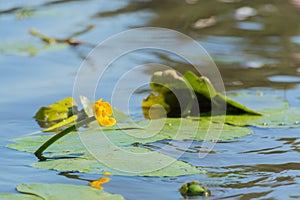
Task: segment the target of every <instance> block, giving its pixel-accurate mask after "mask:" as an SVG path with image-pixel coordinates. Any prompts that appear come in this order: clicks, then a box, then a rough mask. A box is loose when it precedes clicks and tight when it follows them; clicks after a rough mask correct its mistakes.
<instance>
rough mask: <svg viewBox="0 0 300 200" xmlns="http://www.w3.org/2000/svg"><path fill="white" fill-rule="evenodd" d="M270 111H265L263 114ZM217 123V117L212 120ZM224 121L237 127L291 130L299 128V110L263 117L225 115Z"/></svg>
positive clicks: (274, 113)
mask: <svg viewBox="0 0 300 200" xmlns="http://www.w3.org/2000/svg"><path fill="white" fill-rule="evenodd" d="M268 111H269V112H270V111H271V110H265V111H264V112H268ZM213 121H218V117H215V118H213ZM225 121H226V123H228V124H233V125H237V126H256V127H260V128H293V127H300V108H293V107H291V108H289V109H288V110H281V111H277V112H276V111H275V112H270V113H265V114H264V115H263V116H253V115H227V116H226V117H225Z"/></svg>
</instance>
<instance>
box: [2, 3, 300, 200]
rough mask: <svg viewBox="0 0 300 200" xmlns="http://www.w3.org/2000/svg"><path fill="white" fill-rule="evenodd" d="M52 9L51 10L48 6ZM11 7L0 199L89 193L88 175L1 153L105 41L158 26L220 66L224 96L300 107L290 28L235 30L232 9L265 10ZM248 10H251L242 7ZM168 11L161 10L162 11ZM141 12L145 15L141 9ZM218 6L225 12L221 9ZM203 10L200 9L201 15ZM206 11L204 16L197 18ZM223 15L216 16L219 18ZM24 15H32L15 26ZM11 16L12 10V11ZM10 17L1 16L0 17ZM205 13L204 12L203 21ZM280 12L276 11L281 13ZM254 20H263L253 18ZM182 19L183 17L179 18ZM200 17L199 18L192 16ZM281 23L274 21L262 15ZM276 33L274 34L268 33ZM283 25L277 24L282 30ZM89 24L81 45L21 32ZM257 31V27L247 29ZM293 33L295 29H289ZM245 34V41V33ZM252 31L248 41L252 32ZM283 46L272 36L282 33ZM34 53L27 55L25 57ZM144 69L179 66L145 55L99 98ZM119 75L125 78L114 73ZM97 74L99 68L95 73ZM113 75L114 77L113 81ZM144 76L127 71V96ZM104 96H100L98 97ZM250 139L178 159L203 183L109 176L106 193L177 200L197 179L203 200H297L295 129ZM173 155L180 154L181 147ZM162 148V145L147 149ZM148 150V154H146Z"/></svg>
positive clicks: (5, 39)
mask: <svg viewBox="0 0 300 200" xmlns="http://www.w3.org/2000/svg"><path fill="white" fill-rule="evenodd" d="M51 2H52V3H51ZM58 2H59V3H56V4H54V3H53V1H38V2H35V1H32V2H26V1H24V2H23V1H8V2H1V6H0V24H1V29H0V38H1V44H0V72H1V73H0V77H1V78H0V88H1V89H0V91H1V98H0V113H1V116H0V135H1V137H0V150H1V158H0V192H1V193H13V192H15V190H14V188H15V186H16V185H18V184H21V183H27V184H29V183H73V184H82V185H86V184H87V180H91V179H97V178H98V177H97V176H95V175H88V174H80V173H71V174H68V173H61V174H60V173H58V172H55V171H47V170H42V169H35V168H32V167H31V165H32V164H33V163H35V162H36V161H37V159H36V158H35V157H34V155H32V154H30V153H24V152H19V151H15V150H11V149H8V148H6V145H7V144H9V143H10V142H11V140H12V139H14V138H17V137H22V136H25V135H27V134H29V133H31V132H35V131H37V130H40V127H39V126H38V125H37V123H36V122H35V121H34V119H33V118H32V116H33V115H34V113H35V112H36V111H37V110H38V109H39V108H40V107H41V106H45V105H49V104H51V103H53V102H56V101H58V100H60V99H63V98H65V97H67V96H72V93H73V85H74V82H75V78H76V73H77V71H78V69H79V67H80V65H81V64H82V61H83V57H85V56H87V55H88V54H89V52H90V51H91V50H92V48H93V47H94V46H96V45H97V44H98V43H99V42H102V41H103V40H105V39H107V38H109V37H110V36H112V35H114V34H116V33H119V32H121V31H124V30H128V29H130V28H133V27H140V26H162V27H166V28H173V29H175V30H179V31H182V32H184V33H185V34H187V35H189V36H191V37H193V38H195V39H196V40H198V42H199V43H200V44H202V45H203V46H204V47H205V48H206V50H207V51H208V52H209V53H210V54H211V55H212V57H213V58H214V59H215V61H216V62H217V65H218V67H219V70H220V72H221V74H222V77H223V80H224V84H225V87H226V89H228V90H232V89H234V90H241V89H251V90H254V91H255V90H262V91H267V92H269V93H273V94H276V95H278V96H280V97H282V98H285V99H287V100H288V101H289V104H290V105H291V106H296V107H299V106H300V99H299V98H300V95H299V94H300V85H299V81H298V80H299V77H300V74H299V70H298V71H297V69H299V68H300V62H299V61H297V59H296V58H295V57H293V55H295V53H298V52H299V51H300V49H299V46H297V45H298V44H299V41H298V38H299V35H300V32H299V29H298V32H297V31H295V27H298V26H299V25H298V24H295V27H294V26H293V27H290V32H289V31H288V30H287V29H282V28H280V27H279V26H280V25H282V24H280V23H279V22H274V21H272V19H271V18H272V17H265V18H263V17H262V16H261V15H260V16H256V17H252V18H251V19H248V21H245V22H240V21H235V19H233V18H232V13H233V12H234V9H236V8H238V7H241V6H249V5H250V6H253V7H256V8H257V9H258V10H259V8H262V7H263V6H265V3H264V2H258V1H257V2H256V3H257V5H255V4H253V3H250V2H249V3H247V2H240V3H233V4H227V3H222V2H221V1H211V2H210V3H208V2H204V1H203V2H202V1H201V2H202V4H201V6H200V3H198V4H195V5H187V4H186V3H184V1H182V2H179V1H178V2H173V1H163V2H160V1H153V2H152V3H149V2H148V3H147V2H146V1H144V3H143V2H135V1H111V2H108V1H107V2H103V1H96V0H94V1H93V0H89V1H66V2H63V1H58ZM248 4H249V5H248ZM166 5H167V6H168V9H166V8H164V6H166ZM145 6H146V7H145ZM222 6H223V7H222ZM275 6H276V7H277V8H278V10H279V11H285V13H289V15H288V17H289V18H290V19H291V20H290V22H293V21H294V22H295V21H296V22H297V19H299V18H300V17H299V15H297V14H299V12H298V11H296V10H295V9H294V8H292V7H291V6H290V5H288V4H287V3H286V1H282V2H279V3H277V4H275ZM200 7H201V8H200ZM204 8H205V9H204ZM217 8H223V9H217ZM22 9H23V10H24V9H27V10H29V9H32V10H33V11H32V15H29V16H27V17H25V18H23V19H17V17H16V16H17V15H18V14H19V13H20V12H21V11H22ZM198 9H199V10H202V9H204V10H206V11H205V13H208V14H207V15H211V14H209V13H210V12H211V13H213V15H216V16H217V17H219V18H218V19H222V20H220V21H219V22H218V23H219V24H216V25H215V26H213V27H211V28H207V29H203V30H193V29H192V28H190V27H191V26H190V25H191V23H193V22H194V21H195V20H197V19H198V18H201V17H203V18H205V17H209V16H202V15H201V13H199V11H198ZM9 10H11V11H9ZM4 11H7V12H4ZM209 11H210V12H209ZM279 11H278V12H279ZM260 12H261V11H260ZM180 13H181V14H180ZM198 13H199V14H198ZM266 15H267V16H273V15H274V20H275V21H276V20H277V21H278V15H279V14H277V13H273V14H272V13H271V14H270V13H267V14H266ZM264 23H266V24H273V25H274V27H275V28H274V30H273V32H272V31H271V32H268V31H270V29H268V30H265V29H264V27H266V29H267V28H268V26H264ZM281 23H284V22H281ZM88 25H94V26H95V28H94V29H93V30H91V31H89V32H87V33H85V34H82V35H80V36H78V37H76V39H78V40H81V41H84V42H85V43H86V44H84V45H82V46H77V47H71V46H68V45H57V44H55V45H52V46H47V45H46V44H44V43H43V42H42V41H41V40H39V39H38V38H36V37H34V36H31V35H30V34H29V33H28V31H29V30H30V29H32V28H34V29H36V30H38V31H40V32H42V33H44V34H46V35H49V36H52V37H57V38H65V37H68V36H69V35H71V34H72V33H74V32H77V31H79V30H82V29H84V28H85V27H86V26H88ZM253 25H255V26H253ZM291 25H292V24H291ZM249 31H250V32H249ZM251 31H254V32H251ZM280 31H282V32H283V33H282V35H283V37H278V35H280V34H281V32H280ZM33 47H34V48H36V49H37V51H36V54H35V55H34V56H31V55H30V54H29V49H32V48H33ZM144 61H146V62H158V63H162V64H167V65H170V66H173V67H174V68H180V67H182V66H185V64H184V63H183V60H178V59H176V58H174V55H168V54H162V53H161V54H155V53H154V54H152V53H151V52H142V53H141V54H138V53H137V54H132V55H128V57H127V58H126V57H124V58H122V59H120V60H119V61H118V62H116V63H115V65H112V66H111V67H112V68H111V70H112V71H111V72H110V73H109V74H108V75H107V80H108V81H107V82H106V83H107V87H104V89H103V87H102V88H101V86H99V88H98V90H97V95H96V96H97V98H98V97H100V96H101V97H104V98H105V99H109V98H110V90H111V88H113V86H112V85H111V84H110V82H109V81H111V82H112V83H113V82H114V81H115V80H114V77H116V74H118V73H119V74H122V73H123V72H126V71H128V70H130V69H131V66H137V65H140V64H143V63H144ZM120 65H121V66H124V67H123V68H122V69H121V68H119V69H118V67H117V66H120ZM94 67H97V63H96V64H95V65H94ZM114 70H115V71H114ZM114 73H115V74H114ZM151 73H152V71H151V69H148V71H147V70H144V71H136V72H134V77H132V80H131V81H128V82H127V84H126V85H124V88H123V89H124V92H125V93H126V91H127V90H128V91H129V90H131V89H132V87H133V86H134V80H135V79H137V78H139V79H145V80H149V79H150V77H151ZM105 88H106V90H105ZM148 93H149V88H148V86H147V85H145V86H143V87H141V88H138V89H137V90H136V93H135V94H134V95H133V96H132V97H131V98H132V99H130V115H131V117H133V118H135V119H142V118H143V117H142V114H141V106H140V102H141V100H142V99H143V98H145V97H146V96H147V95H148ZM252 129H253V130H254V134H252V135H249V136H246V137H243V138H239V139H236V140H234V141H232V142H220V143H218V144H217V145H216V146H215V148H214V152H215V153H214V154H209V155H208V156H206V157H205V158H204V159H199V157H198V152H199V151H200V150H201V143H200V142H194V143H193V145H192V146H191V148H190V149H191V152H187V153H185V154H184V155H183V156H182V157H181V159H182V160H184V161H186V162H188V163H190V164H192V165H195V166H197V167H199V168H201V169H205V170H207V171H208V172H209V173H208V174H207V175H194V176H182V177H168V178H167V177H166V178H155V177H154V178H149V177H122V176H113V177H112V180H111V181H110V182H109V183H107V184H105V185H104V187H105V190H106V191H108V192H111V193H118V194H122V195H123V196H124V197H125V198H126V199H149V200H150V199H183V198H182V197H181V196H180V194H179V192H178V188H179V187H180V186H181V185H182V184H183V183H185V182H189V181H193V180H199V181H200V182H202V183H203V184H204V185H206V186H207V187H209V189H210V190H211V191H212V193H213V196H212V197H211V198H210V199H222V198H228V199H263V198H264V199H299V198H300V192H299V188H300V159H299V152H300V151H299V144H300V136H299V133H300V129H299V128H295V129H271V130H270V129H259V128H252ZM175 144H176V145H175V146H173V147H172V146H170V148H174V149H178V148H179V149H180V146H181V145H184V144H183V142H177V143H175ZM151 145H154V146H156V147H159V146H160V145H161V143H155V144H151ZM149 148H151V146H149Z"/></svg>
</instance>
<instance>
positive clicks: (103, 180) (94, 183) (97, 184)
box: [90, 177, 110, 190]
mask: <svg viewBox="0 0 300 200" xmlns="http://www.w3.org/2000/svg"><path fill="white" fill-rule="evenodd" d="M109 181H110V178H106V177H102V178H100V179H98V180H95V181H92V182H90V186H92V187H94V188H98V189H99V190H103V187H102V186H101V184H104V183H107V182H109Z"/></svg>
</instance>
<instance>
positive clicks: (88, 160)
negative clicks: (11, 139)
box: [9, 130, 203, 176]
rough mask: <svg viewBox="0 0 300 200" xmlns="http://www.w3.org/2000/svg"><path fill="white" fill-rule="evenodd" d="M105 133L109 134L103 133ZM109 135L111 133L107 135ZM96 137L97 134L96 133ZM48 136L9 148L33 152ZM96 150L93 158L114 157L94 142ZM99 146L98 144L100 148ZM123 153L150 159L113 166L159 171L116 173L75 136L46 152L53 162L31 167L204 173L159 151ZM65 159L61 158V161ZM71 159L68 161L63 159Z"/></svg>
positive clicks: (21, 141)
mask: <svg viewBox="0 0 300 200" xmlns="http://www.w3.org/2000/svg"><path fill="white" fill-rule="evenodd" d="M105 132H109V130H106V131H105ZM110 134H114V133H113V132H110ZM95 135H96V136H97V134H95ZM88 137H89V138H90V139H91V140H92V141H95V142H99V138H98V137H96V138H93V135H92V136H88ZM48 138H49V136H34V137H29V138H23V139H18V140H16V142H18V143H17V144H10V145H9V147H10V148H14V149H17V150H21V151H29V152H34V151H35V150H36V149H37V148H38V147H39V146H40V145H41V144H42V143H43V142H44V141H46V140H47V139H48ZM97 144H98V147H99V149H97V152H98V153H97V154H96V155H94V156H95V157H97V158H98V159H99V158H100V160H107V159H111V158H112V157H113V156H114V155H106V154H105V153H104V152H106V146H104V145H101V141H100V143H97ZM99 144H100V145H99ZM122 150H124V151H127V152H132V153H139V154H145V153H151V154H152V155H153V156H152V157H151V158H152V160H145V159H144V157H140V159H131V158H126V157H123V158H122V159H121V160H115V162H116V163H114V164H115V165H119V166H122V165H124V164H126V163H127V164H129V165H130V166H133V167H135V168H136V170H139V169H143V168H145V165H146V166H147V165H148V166H150V167H152V168H153V169H159V170H155V171H152V172H144V173H141V174H138V173H136V174H133V173H128V172H122V171H119V170H114V169H111V168H109V167H106V166H105V165H103V164H101V163H99V162H98V161H97V160H96V159H95V158H94V157H93V156H91V155H90V154H89V153H88V152H87V150H86V148H85V146H83V144H82V143H81V141H80V139H79V138H78V137H77V134H69V135H66V136H65V137H64V138H62V139H61V140H59V141H58V142H57V143H55V144H54V145H52V146H50V148H49V149H48V154H47V155H49V157H50V156H51V157H52V158H56V159H52V160H47V161H43V162H38V163H36V164H35V165H34V167H38V168H44V169H54V170H58V171H78V172H86V173H95V174H102V173H103V172H104V171H110V172H112V173H113V174H115V175H139V176H179V175H186V174H197V173H203V171H201V170H198V169H196V168H195V167H193V166H191V165H189V164H187V163H185V162H182V161H177V160H176V159H174V158H172V157H169V156H166V155H164V154H161V153H159V152H151V151H149V150H147V149H144V148H139V147H123V148H122ZM60 157H64V158H60ZM66 157H70V158H66ZM159 161H164V162H169V163H170V165H169V166H167V167H165V168H162V169H160V168H161V166H160V163H159Z"/></svg>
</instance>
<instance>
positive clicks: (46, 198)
mask: <svg viewBox="0 0 300 200" xmlns="http://www.w3.org/2000/svg"><path fill="white" fill-rule="evenodd" d="M16 190H17V191H19V192H20V193H24V194H0V198H1V199H4V200H19V199H22V200H23V199H24V200H65V199H74V200H82V199H91V200H92V199H95V200H96V199H103V200H122V199H124V198H123V197H122V196H121V195H118V194H110V193H107V192H104V191H102V190H99V189H95V188H92V187H89V186H79V185H70V184H20V185H18V186H17V187H16Z"/></svg>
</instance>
